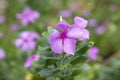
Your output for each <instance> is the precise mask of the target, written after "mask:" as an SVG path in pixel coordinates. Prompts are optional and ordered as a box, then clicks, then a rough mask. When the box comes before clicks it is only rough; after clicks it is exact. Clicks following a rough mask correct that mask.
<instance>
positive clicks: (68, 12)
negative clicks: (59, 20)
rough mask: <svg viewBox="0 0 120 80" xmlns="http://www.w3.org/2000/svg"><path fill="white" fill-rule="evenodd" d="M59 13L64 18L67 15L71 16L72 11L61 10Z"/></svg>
mask: <svg viewBox="0 0 120 80" xmlns="http://www.w3.org/2000/svg"><path fill="white" fill-rule="evenodd" d="M60 15H61V16H62V17H64V18H68V17H71V16H72V11H70V10H63V11H60Z"/></svg>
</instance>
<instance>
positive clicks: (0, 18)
mask: <svg viewBox="0 0 120 80" xmlns="http://www.w3.org/2000/svg"><path fill="white" fill-rule="evenodd" d="M4 22H5V17H4V16H0V24H2V23H4Z"/></svg>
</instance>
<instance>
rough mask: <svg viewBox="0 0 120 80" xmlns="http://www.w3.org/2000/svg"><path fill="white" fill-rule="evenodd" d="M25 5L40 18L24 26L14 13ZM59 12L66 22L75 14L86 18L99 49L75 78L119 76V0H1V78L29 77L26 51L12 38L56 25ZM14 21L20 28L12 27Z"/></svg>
mask: <svg viewBox="0 0 120 80" xmlns="http://www.w3.org/2000/svg"><path fill="white" fill-rule="evenodd" d="M25 7H30V8H31V9H32V10H36V11H38V12H39V13H40V18H39V19H38V20H36V21H35V22H34V23H31V24H29V25H28V26H26V27H23V26H22V25H21V23H20V21H19V20H18V19H17V18H16V14H17V13H21V12H22V11H23V9H24V8H25ZM66 14H67V16H66ZM60 15H61V16H63V19H65V20H67V21H68V22H69V23H73V18H74V17H75V16H81V17H83V18H85V19H86V20H88V27H87V29H88V30H89V31H90V40H92V41H94V42H95V46H96V47H98V48H99V49H100V52H99V57H98V59H97V61H95V62H90V63H89V65H88V67H84V66H83V67H84V69H85V71H81V74H80V75H79V76H77V77H76V80H120V78H119V76H120V63H119V61H120V56H119V54H120V31H119V30H120V27H119V26H120V0H0V16H1V17H4V19H5V20H4V21H3V22H1V20H0V33H2V37H1V38H0V48H2V49H4V50H5V52H6V57H5V59H3V60H0V80H30V79H27V78H30V77H31V74H30V73H29V72H27V71H26V70H25V68H24V66H23V65H24V62H25V60H26V57H27V55H26V54H25V53H22V52H21V51H20V50H19V49H17V48H16V47H15V46H14V41H15V39H16V38H17V36H18V34H19V33H20V32H21V31H25V30H29V31H35V32H38V33H39V34H40V35H41V33H42V32H44V31H46V30H47V26H55V24H56V23H57V22H58V21H59V17H60ZM14 23H17V24H19V29H17V30H13V29H12V27H11V25H12V24H14ZM20 54H22V55H20ZM26 77H27V78H26Z"/></svg>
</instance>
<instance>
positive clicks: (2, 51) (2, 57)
mask: <svg viewBox="0 0 120 80" xmlns="http://www.w3.org/2000/svg"><path fill="white" fill-rule="evenodd" d="M5 56H6V55H5V51H4V50H3V49H0V60H2V59H4V58H5Z"/></svg>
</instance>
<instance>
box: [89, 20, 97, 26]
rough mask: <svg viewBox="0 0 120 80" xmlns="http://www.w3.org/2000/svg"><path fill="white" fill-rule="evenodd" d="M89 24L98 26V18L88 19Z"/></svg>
mask: <svg viewBox="0 0 120 80" xmlns="http://www.w3.org/2000/svg"><path fill="white" fill-rule="evenodd" d="M88 25H89V26H91V27H96V26H97V20H96V19H90V20H89V21H88Z"/></svg>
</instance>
